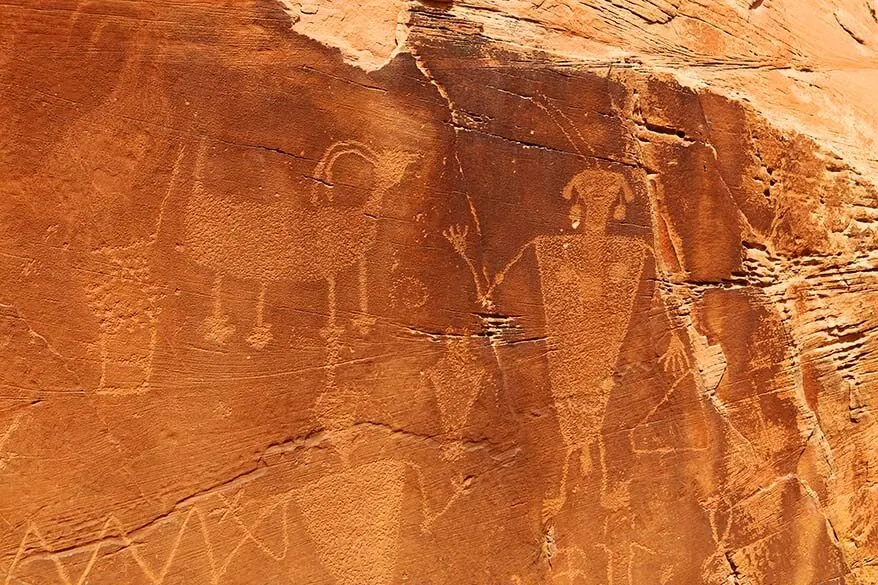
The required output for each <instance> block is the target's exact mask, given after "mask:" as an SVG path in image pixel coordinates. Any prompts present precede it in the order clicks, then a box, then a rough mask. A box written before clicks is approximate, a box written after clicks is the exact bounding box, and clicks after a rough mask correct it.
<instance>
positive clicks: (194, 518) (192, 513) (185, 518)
mask: <svg viewBox="0 0 878 585" xmlns="http://www.w3.org/2000/svg"><path fill="white" fill-rule="evenodd" d="M240 496H241V491H239V492H238V494H237V495H236V496H235V498H234V501H230V500H229V499H228V497H227V496H226V495H225V493H223V492H222V491H220V492H215V493H211V494H208V496H207V497H203V498H199V499H198V500H197V501H195V502H191V503H188V504H185V505H183V506H180V507H179V508H177V509H175V510H173V511H172V512H171V513H170V514H168V515H165V516H163V517H161V518H159V519H158V520H157V521H155V522H152V523H150V524H148V525H146V526H144V527H142V528H138V529H136V530H133V531H128V530H126V529H125V527H124V526H123V524H122V523H121V522H120V521H119V520H118V519H117V518H116V517H115V516H114V515H109V516H107V518H106V520H105V521H104V522H103V524H102V526H101V529H100V531H99V532H98V534H97V535H96V536H95V537H94V538H93V539H91V540H90V541H89V542H88V543H87V544H84V545H81V546H77V547H73V548H70V549H66V550H63V551H61V552H53V550H54V548H55V547H53V546H52V544H51V543H50V542H49V541H48V540H47V539H46V538H45V537H44V535H43V531H42V530H41V529H40V528H39V527H38V526H37V525H35V524H33V523H28V525H27V527H26V529H25V531H24V534H23V536H22V538H21V541H20V544H19V547H18V550H17V551H16V553H15V555H14V556H13V558H12V561H11V564H10V565H9V568H8V570H7V571H6V577H5V580H4V585H13V584H14V583H18V582H20V580H21V579H19V577H18V576H19V575H26V574H27V569H28V566H29V565H31V564H33V563H38V562H41V561H46V560H48V561H50V562H51V563H52V565H54V568H55V571H56V574H57V576H58V579H59V580H60V582H61V583H62V584H63V585H84V584H86V583H88V582H89V576H90V575H91V574H92V573H93V572H94V571H95V570H96V568H100V565H101V564H102V563H108V562H112V559H113V558H114V557H116V556H117V555H120V554H121V555H125V556H128V557H129V558H130V559H131V560H132V561H133V563H134V565H135V566H136V567H137V569H138V570H139V571H140V576H142V577H143V578H145V579H146V582H148V583H150V584H151V585H164V584H165V583H169V582H173V581H172V579H174V578H175V577H173V576H174V570H175V569H180V568H181V566H184V565H189V564H192V561H193V559H191V558H183V557H181V556H180V555H181V553H180V549H181V544H182V543H183V541H184V538H186V537H187V536H190V533H195V534H196V535H197V536H198V537H199V538H200V539H201V542H202V543H203V550H201V551H200V552H201V554H203V558H200V559H198V560H199V561H206V564H207V568H208V574H205V575H202V576H201V578H203V579H204V582H205V583H210V584H211V585H219V584H220V583H222V582H223V581H224V576H225V575H227V574H228V572H229V568H230V567H231V565H232V562H233V561H234V560H235V558H236V557H237V556H239V555H240V554H241V551H242V548H243V547H244V545H246V544H248V543H252V544H253V545H254V547H255V548H256V549H257V550H258V551H260V552H261V553H262V554H264V555H265V556H266V558H269V559H273V560H275V561H282V560H284V559H285V558H286V556H287V553H288V550H289V546H290V536H289V530H290V527H289V525H288V519H287V515H288V507H289V503H290V500H291V498H292V496H293V490H288V491H286V492H283V493H280V494H277V495H274V496H271V497H269V498H268V501H267V502H264V503H263V504H262V505H261V506H260V507H259V508H258V510H257V511H256V514H255V520H253V521H252V523H251V524H247V523H245V522H244V520H243V519H242V518H241V516H240V513H239V509H238V508H237V507H236V505H235V504H236V502H237V501H238V500H239V499H240ZM211 502H216V503H218V504H220V505H221V506H223V510H224V513H223V516H222V518H221V519H220V520H219V521H218V522H214V521H212V520H211V516H212V510H213V509H214V508H215V505H213V504H212V503H211ZM227 516H230V518H229V520H231V521H232V522H233V524H234V525H235V526H236V527H237V534H236V535H235V536H234V537H233V539H231V541H229V540H228V535H227V534H225V533H224V534H223V536H222V538H223V539H224V540H225V541H226V542H225V544H226V545H231V546H224V547H223V549H224V551H225V553H224V554H223V553H220V552H219V551H218V550H217V545H216V544H215V543H214V538H215V537H214V533H215V532H218V531H219V525H220V524H222V522H224V521H225V520H226V518H227ZM272 517H277V518H278V519H279V524H280V526H281V534H280V537H279V543H278V544H276V545H274V546H271V545H269V544H268V543H266V542H265V541H263V540H262V539H261V538H259V537H257V536H256V535H255V534H256V531H257V529H258V528H259V527H260V525H262V524H264V523H266V522H267V521H268V520H269V519H270V518H272ZM211 527H213V533H212V532H211ZM157 535H164V536H165V538H166V539H167V540H168V541H169V545H170V547H169V548H168V550H167V552H166V553H165V554H164V557H163V558H159V559H156V558H155V557H153V556H152V555H147V554H144V553H143V552H142V551H141V547H142V545H143V542H144V541H149V540H154V538H155V536H157ZM159 538H161V536H159ZM83 556H85V558H86V561H85V562H84V563H83V562H82V557H83ZM157 561H158V562H157ZM74 565H75V566H80V567H82V569H81V572H80V574H79V575H78V576H75V575H72V574H71V569H70V567H71V566H74ZM74 577H75V578H74Z"/></svg>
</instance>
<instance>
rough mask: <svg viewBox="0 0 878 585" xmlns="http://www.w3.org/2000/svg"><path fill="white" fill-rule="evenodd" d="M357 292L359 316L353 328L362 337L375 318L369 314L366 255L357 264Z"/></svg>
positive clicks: (367, 331) (373, 323) (372, 324)
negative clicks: (358, 296)
mask: <svg viewBox="0 0 878 585" xmlns="http://www.w3.org/2000/svg"><path fill="white" fill-rule="evenodd" d="M357 281H358V292H359V295H360V315H359V317H357V318H356V319H354V326H355V327H356V328H357V330H358V331H359V332H360V333H362V334H363V335H365V334H367V333H369V332H370V331H371V330H372V327H374V326H375V321H376V319H375V317H374V316H372V315H371V314H369V271H368V266H366V255H365V254H363V255H362V256H361V257H360V260H359V262H358V263H357Z"/></svg>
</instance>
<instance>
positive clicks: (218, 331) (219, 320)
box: [202, 274, 235, 345]
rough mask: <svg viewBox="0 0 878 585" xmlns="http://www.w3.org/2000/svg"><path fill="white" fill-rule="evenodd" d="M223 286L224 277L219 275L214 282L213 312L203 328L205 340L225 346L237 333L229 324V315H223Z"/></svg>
mask: <svg viewBox="0 0 878 585" xmlns="http://www.w3.org/2000/svg"><path fill="white" fill-rule="evenodd" d="M222 285H223V277H222V275H221V274H217V276H216V279H215V280H214V282H213V312H212V313H211V314H210V315H209V316H208V317H207V319H205V320H204V324H203V326H202V327H203V329H202V333H203V335H204V338H205V339H206V340H207V341H212V342H214V343H217V344H219V345H225V344H226V342H227V341H228V340H229V337H231V335H232V333H234V332H235V326H234V325H230V324H229V317H228V315H225V314H223V310H222V297H221V293H222Z"/></svg>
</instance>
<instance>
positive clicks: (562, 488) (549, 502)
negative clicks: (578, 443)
mask: <svg viewBox="0 0 878 585" xmlns="http://www.w3.org/2000/svg"><path fill="white" fill-rule="evenodd" d="M575 452H576V448H575V447H571V446H568V447H567V452H566V453H565V455H564V466H563V467H562V468H561V482H560V484H559V485H558V495H557V496H556V497H554V498H548V499H545V500H543V523H548V522H549V521H551V520H552V518H554V517H555V516H557V515H558V512H560V511H561V509H562V508H563V507H564V504H565V503H566V502H567V476H568V475H569V474H570V458H571V457H572V456H573V453H575Z"/></svg>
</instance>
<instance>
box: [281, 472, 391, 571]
mask: <svg viewBox="0 0 878 585" xmlns="http://www.w3.org/2000/svg"><path fill="white" fill-rule="evenodd" d="M405 470H406V465H405V464H404V463H400V462H394V461H376V462H374V463H369V464H366V465H362V466H359V467H356V468H353V469H350V470H347V471H342V472H338V473H335V474H332V475H328V476H326V477H323V478H321V479H319V480H317V481H315V482H313V483H312V484H309V485H308V486H307V487H305V488H303V489H301V490H299V491H298V492H297V493H296V502H297V503H298V505H299V507H300V508H301V509H302V515H303V517H304V518H305V525H306V527H307V529H308V533H309V534H310V535H311V538H312V540H313V541H314V542H315V544H316V545H317V550H318V554H319V556H320V559H321V561H322V563H323V565H324V566H325V567H326V569H327V570H328V571H329V572H330V574H331V575H332V576H333V578H334V579H335V580H336V582H337V583H339V585H360V584H361V583H370V584H375V585H390V583H392V581H393V571H394V568H395V566H396V555H397V550H398V549H397V539H398V538H399V526H400V513H401V504H402V496H403V481H404V479H405Z"/></svg>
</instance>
